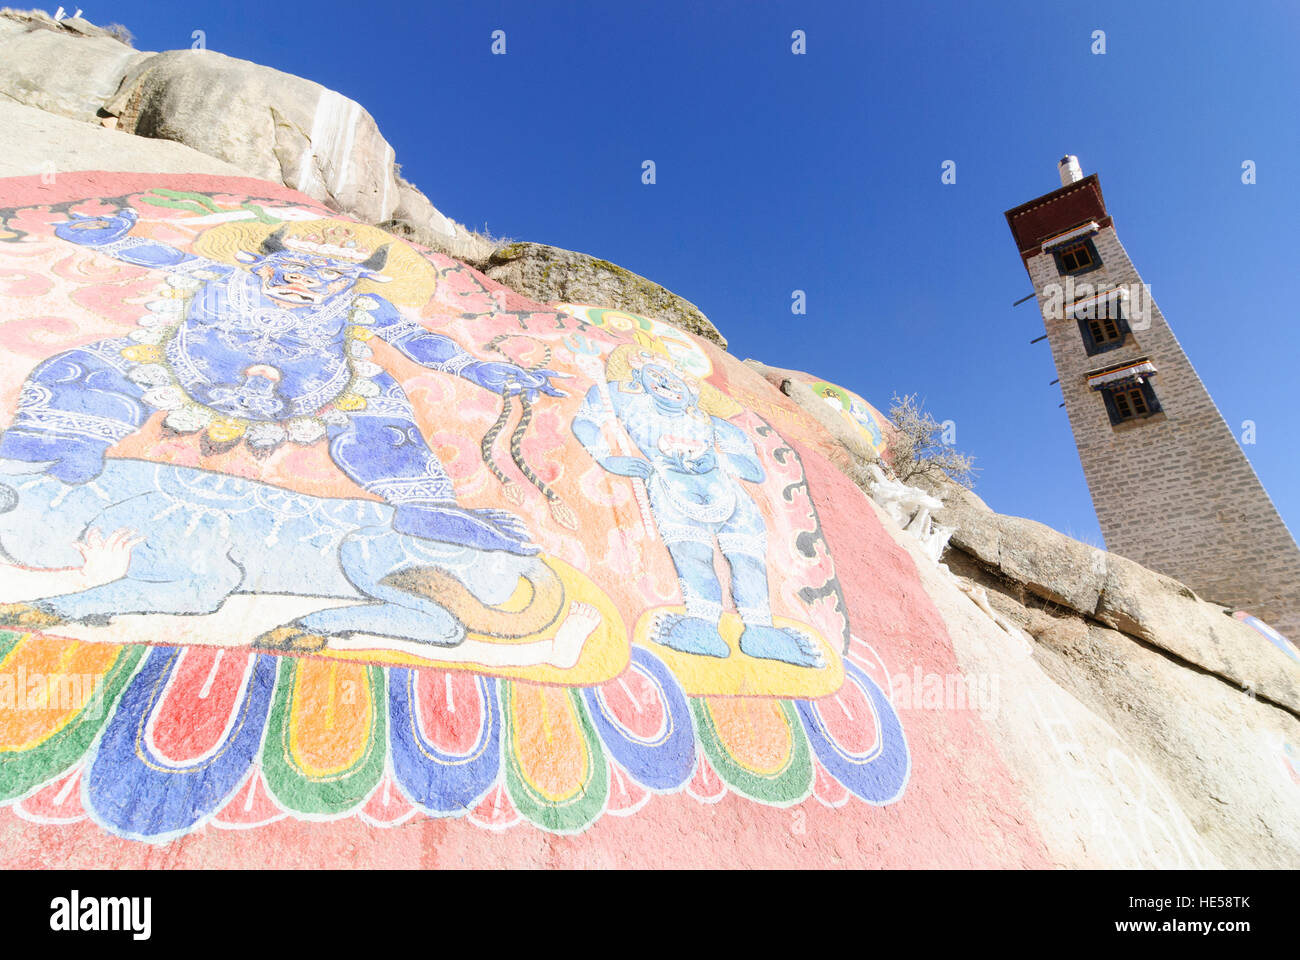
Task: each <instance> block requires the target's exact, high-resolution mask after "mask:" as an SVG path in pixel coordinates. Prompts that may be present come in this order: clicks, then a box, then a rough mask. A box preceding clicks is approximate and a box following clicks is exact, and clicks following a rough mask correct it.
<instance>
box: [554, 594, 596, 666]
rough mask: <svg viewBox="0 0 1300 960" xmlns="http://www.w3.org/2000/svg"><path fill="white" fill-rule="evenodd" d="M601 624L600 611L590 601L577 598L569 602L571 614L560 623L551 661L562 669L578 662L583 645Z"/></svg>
mask: <svg viewBox="0 0 1300 960" xmlns="http://www.w3.org/2000/svg"><path fill="white" fill-rule="evenodd" d="M599 624H600V611H599V610H597V609H596V608H595V607H593V606H592V605H591V604H589V603H579V602H578V601H577V600H575V601H573V603H571V604H569V615H568V616H567V617H565V618H564V622H563V623H562V624H560V629H559V630H557V631H556V633H555V639H554V640H552V641H551V643H552V644H554V648H553V652H552V653H551V659H550V663H551V664H552V665H554V666H557V667H559V668H560V669H562V670H568V669H570V668H571V667H573V665H574V664H576V663H577V662H578V657H580V656H581V655H582V646H583V644H585V643H586V642H587V638H588V637H590V636H591V635H592V633H593V632H594V631H595V629H596V627H597V626H598V625H599Z"/></svg>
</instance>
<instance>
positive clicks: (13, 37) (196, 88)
mask: <svg viewBox="0 0 1300 960" xmlns="http://www.w3.org/2000/svg"><path fill="white" fill-rule="evenodd" d="M0 98H6V99H8V100H12V101H14V102H16V103H19V104H23V105H25V106H30V107H35V108H37V109H39V110H43V111H45V112H47V113H51V114H54V115H57V116H59V117H66V118H70V119H73V120H80V121H83V122H86V123H93V124H96V125H102V126H108V127H112V128H115V129H118V130H121V131H123V132H125V133H129V134H134V135H136V136H139V137H144V138H150V139H154V140H169V141H174V142H176V143H179V144H183V145H184V146H186V147H189V148H191V149H193V150H196V151H198V152H199V153H202V154H204V155H205V156H207V157H211V158H214V159H216V160H220V161H223V162H224V163H227V164H230V165H231V166H232V167H234V168H236V169H238V170H240V171H242V172H243V173H245V174H247V175H249V176H254V177H258V178H261V179H265V180H271V181H274V182H277V183H282V184H284V185H285V186H287V187H291V188H293V189H296V190H300V191H302V192H303V193H305V194H307V195H308V196H310V197H312V198H313V199H315V200H319V201H321V202H322V203H324V204H326V205H327V206H328V207H329V208H330V209H331V210H335V211H337V212H340V213H344V214H346V215H348V216H351V217H355V218H357V219H359V220H361V221H363V222H365V223H371V224H375V225H378V226H382V227H383V228H384V229H386V230H388V231H390V232H392V233H394V234H396V235H398V236H401V237H404V238H406V239H408V240H412V241H414V242H416V243H420V244H423V245H425V246H428V247H432V248H433V249H435V250H438V251H440V252H442V253H446V254H448V255H450V256H453V257H455V258H456V259H458V260H461V261H463V262H466V263H469V264H471V265H472V266H475V267H478V268H484V267H488V273H489V274H490V275H492V276H493V278H494V279H496V280H498V281H499V282H502V283H504V284H505V285H506V286H509V287H510V288H511V289H513V290H516V291H518V292H520V293H522V294H524V295H525V296H527V297H530V298H532V299H534V300H541V301H546V302H552V301H571V302H583V303H598V304H601V305H603V306H606V307H610V308H616V309H620V310H629V311H632V312H634V313H643V314H647V315H650V316H655V317H659V318H660V319H662V320H665V321H667V322H668V323H672V324H675V325H677V326H680V327H681V328H682V329H684V330H688V331H690V332H692V333H698V334H700V335H702V336H705V337H707V338H709V339H710V340H712V341H713V342H715V343H717V344H718V345H720V346H723V347H725V346H726V341H725V340H724V339H723V338H722V336H721V335H720V334H719V333H718V331H717V329H716V328H715V327H714V326H713V324H711V323H710V322H709V320H708V318H707V317H705V316H704V314H703V313H701V312H700V310H699V309H698V308H697V307H696V306H695V305H694V304H692V303H689V302H688V301H686V300H683V299H682V298H681V297H678V296H676V295H675V294H673V293H671V292H669V291H668V290H665V289H664V288H663V287H661V286H659V285H658V284H655V283H652V282H651V281H649V280H647V279H645V278H644V277H640V276H637V275H636V274H634V273H632V272H630V271H628V270H625V269H623V268H622V267H619V266H616V265H615V264H612V263H609V262H608V261H605V260H598V259H596V258H595V257H589V256H586V255H584V254H579V253H573V252H571V251H567V250H557V249H556V248H554V247H547V246H543V245H541V244H513V245H510V246H509V247H506V248H504V249H502V250H497V249H496V244H495V243H493V242H492V241H490V240H488V239H487V238H485V237H483V236H481V235H479V234H476V233H474V232H473V231H471V230H467V229H466V228H465V227H464V226H462V225H461V224H458V223H456V222H455V221H454V220H451V219H449V218H448V217H446V216H444V215H443V214H442V213H441V212H439V211H438V209H437V208H436V207H434V205H433V204H432V203H431V202H430V201H429V199H428V198H427V197H426V196H425V195H424V194H423V193H421V192H420V191H419V190H418V189H417V188H416V187H415V186H414V185H413V184H411V183H408V182H407V181H405V180H403V179H402V178H401V176H400V174H399V173H398V168H397V166H396V164H395V162H394V161H395V156H394V152H393V148H392V147H391V146H390V145H389V144H388V141H386V140H385V139H384V137H383V135H382V134H381V133H380V131H379V128H378V126H377V125H376V124H375V121H374V119H373V118H372V117H371V116H370V114H369V113H367V112H366V110H365V109H364V108H362V107H361V105H360V104H358V103H356V102H355V101H353V100H349V99H348V98H347V97H344V96H342V95H340V94H338V93H335V92H334V91H333V90H329V89H326V88H325V87H322V86H321V85H320V84H318V83H313V82H312V81H310V80H305V79H303V78H301V77H295V76H293V75H292V74H287V73H282V72H281V71H279V70H273V69H271V68H269V67H263V66H259V65H258V64H255V63H249V62H248V61H246V60H238V59H235V58H233V57H227V56H225V55H223V54H220V53H217V52H215V51H210V50H173V51H168V52H166V53H146V52H140V51H137V50H133V49H132V48H131V47H129V46H127V45H126V44H124V43H121V42H120V41H118V40H116V39H114V38H113V37H112V36H111V35H110V34H109V33H107V32H106V31H104V30H102V29H100V28H98V27H95V26H94V25H92V24H89V23H87V22H86V21H84V20H62V21H57V22H56V21H54V20H53V19H51V18H50V17H48V16H46V15H44V14H41V13H38V12H32V13H17V12H14V11H6V12H0ZM28 125H30V124H28ZM6 139H7V140H13V139H15V138H6ZM67 141H68V135H67V134H64V135H63V137H62V140H61V142H64V143H66V142H67ZM87 141H88V142H90V143H93V144H95V145H96V146H98V145H100V144H103V143H105V142H109V141H104V140H103V139H102V138H99V139H96V138H95V137H93V136H92V135H90V134H87ZM114 142H122V141H114ZM5 146H6V149H5V151H4V152H5V153H6V154H13V155H14V156H13V157H12V158H11V160H10V163H9V164H8V166H9V168H10V172H11V173H18V172H22V173H37V172H47V167H46V166H44V165H43V166H40V167H37V166H32V165H30V164H28V163H26V162H25V161H27V160H29V159H30V158H32V157H33V155H36V156H40V157H42V158H43V161H42V162H44V160H47V159H48V157H49V156H50V154H51V150H50V149H49V148H42V147H41V146H40V145H38V144H36V143H31V142H27V141H19V142H17V143H6V144H5ZM127 152H128V154H129V155H135V154H139V152H140V151H139V150H138V149H136V148H128V150H127ZM159 163H160V166H158V167H156V168H155V169H159V170H162V169H171V167H169V166H168V165H167V163H166V160H165V159H160V161H159ZM56 166H58V168H59V169H63V167H62V166H59V165H58V164H56ZM103 168H104V169H110V170H130V169H142V168H139V167H136V166H131V165H127V166H119V165H117V164H114V163H105V164H104V167H103ZM68 169H74V168H73V167H69V168H68ZM75 169H83V170H84V169H90V165H89V164H88V163H82V164H81V165H80V167H76V168H75ZM192 169H193V171H194V172H205V171H211V172H216V169H215V168H214V167H212V165H211V164H206V163H204V162H203V161H199V162H197V163H196V164H195V166H194V167H193V168H192ZM489 262H491V264H492V265H491V266H490V267H489V266H488V265H489Z"/></svg>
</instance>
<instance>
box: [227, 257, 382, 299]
mask: <svg viewBox="0 0 1300 960" xmlns="http://www.w3.org/2000/svg"><path fill="white" fill-rule="evenodd" d="M248 269H249V272H251V273H253V274H256V275H257V276H259V277H261V278H262V292H263V293H264V294H266V295H267V296H268V297H270V298H271V299H272V300H275V301H277V302H278V303H282V304H284V305H285V306H287V307H318V306H321V305H322V304H325V303H328V302H329V301H330V300H332V299H334V298H335V297H337V296H340V295H342V294H344V293H347V292H348V291H349V290H351V289H352V287H354V286H355V285H356V282H357V281H358V280H360V279H362V278H364V277H368V276H370V275H371V274H370V271H369V270H366V269H365V268H364V267H362V266H361V265H360V264H355V263H347V262H345V261H342V260H330V259H327V258H325V257H313V256H306V255H304V254H301V253H296V252H294V251H291V250H281V251H276V252H274V253H267V254H262V255H260V256H257V257H256V259H254V260H251V261H249V266H248Z"/></svg>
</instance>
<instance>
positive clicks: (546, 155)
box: [86, 0, 1300, 545]
mask: <svg viewBox="0 0 1300 960" xmlns="http://www.w3.org/2000/svg"><path fill="white" fill-rule="evenodd" d="M86 15H87V17H89V18H90V19H91V20H93V21H94V22H97V23H101V24H102V23H108V22H111V21H114V20H116V21H120V22H122V23H124V24H126V25H127V26H128V27H129V28H130V29H131V30H132V31H133V32H134V33H135V35H136V45H137V46H138V47H139V48H141V49H149V50H161V49H175V48H186V47H189V46H190V44H191V34H192V31H194V30H197V29H201V30H203V31H205V33H206V37H207V44H208V46H209V47H210V48H211V49H214V50H218V51H221V52H222V53H226V54H229V55H231V56H235V57H241V58H244V59H248V60H253V61H255V62H258V63H262V64H265V65H268V66H273V67H276V68H278V69H281V70H285V71H288V72H290V73H295V74H298V75H300V76H304V77H308V78H310V79H312V80H316V81H318V82H319V83H322V84H324V85H325V86H328V87H331V88H333V89H335V90H338V91H340V92H341V93H343V94H345V95H347V96H350V97H352V98H354V99H356V100H358V101H359V102H361V103H362V104H363V105H364V106H365V107H366V108H367V109H368V110H369V111H370V112H371V113H372V114H373V115H374V117H375V118H376V120H377V121H378V122H379V125H380V128H381V130H382V131H383V132H384V134H385V136H386V137H387V138H388V140H389V142H391V143H392V144H393V146H394V148H395V149H396V151H397V157H398V160H399V161H400V162H401V164H402V168H403V172H404V175H405V176H406V177H407V178H408V179H410V180H411V181H412V182H414V183H415V184H417V185H418V186H419V187H420V188H421V189H422V190H424V192H425V193H426V194H427V195H428V196H429V198H430V199H431V200H432V201H433V202H434V203H435V204H436V205H437V206H438V207H439V208H440V209H441V210H442V211H443V212H444V213H446V214H447V215H449V216H451V217H453V218H455V219H457V220H460V221H462V222H464V223H466V224H468V225H469V226H472V227H476V228H480V229H481V228H483V227H484V226H486V227H487V229H489V230H490V231H491V232H492V233H493V234H494V235H499V236H507V237H510V238H512V239H520V240H535V241H540V242H543V243H551V244H555V245H557V246H561V247H567V248H570V249H574V250H581V251H584V252H587V253H592V254H596V255H598V256H601V257H604V258H606V259H609V260H613V261H615V262H616V263H619V264H622V265H623V266H626V267H628V268H629V269H632V270H635V271H637V272H639V273H642V274H644V275H645V276H647V277H649V278H651V279H653V280H655V281H657V282H659V283H662V284H664V285H665V286H667V287H668V288H669V289H671V290H673V291H674V292H676V293H679V294H681V295H682V296H684V297H686V298H687V299H689V300H692V301H694V302H695V303H696V304H698V305H699V306H700V308H701V309H702V310H704V312H705V313H706V314H708V315H709V317H710V318H711V319H712V320H713V321H714V322H715V323H716V324H717V325H718V327H719V328H720V329H721V330H722V331H723V333H724V334H725V335H726V336H727V337H728V339H729V340H730V342H731V350H732V352H733V353H735V354H736V355H737V356H739V357H755V358H757V359H760V360H764V361H767V362H770V363H774V364H777V365H781V366H788V367H795V368H802V369H805V370H808V371H810V372H814V373H817V374H819V375H820V376H823V377H825V378H827V379H829V380H833V381H836V382H838V383H841V384H843V385H845V386H847V387H850V388H852V389H854V390H856V391H858V392H860V393H861V394H863V395H864V396H865V397H867V399H869V400H871V401H873V402H874V403H876V405H877V406H881V407H887V406H888V403H889V398H890V396H891V395H892V394H893V393H895V392H899V393H904V392H916V393H919V394H920V395H922V397H924V399H925V401H926V404H927V406H928V408H929V409H930V410H931V411H932V412H933V413H934V414H935V415H936V416H937V417H938V418H939V419H941V420H942V419H952V420H954V421H955V422H956V424H957V446H958V447H959V448H961V449H963V450H966V451H968V452H970V453H973V454H975V455H976V457H977V458H978V461H979V465H980V466H981V467H982V473H981V475H980V478H979V483H978V486H977V491H978V492H979V493H980V494H981V495H982V496H983V497H984V498H985V499H986V500H987V501H988V502H989V504H990V505H991V506H993V507H994V508H995V509H997V510H999V511H1002V512H1006V513H1013V514H1018V515H1021V516H1028V517H1032V518H1034V519H1037V520H1041V521H1043V522H1045V523H1048V524H1050V525H1052V526H1054V527H1056V528H1057V529H1060V530H1063V531H1065V532H1068V533H1070V534H1072V535H1074V536H1077V537H1080V538H1081V539H1084V540H1087V541H1089V542H1092V543H1096V544H1098V545H1100V544H1101V535H1100V531H1099V529H1098V527H1097V522H1096V519H1095V516H1094V514H1093V510H1092V505H1091V501H1090V499H1089V496H1088V491H1087V487H1086V484H1085V482H1084V478H1083V472H1082V469H1081V467H1080V465H1079V461H1078V456H1077V454H1076V453H1075V448H1074V444H1073V441H1072V439H1071V436H1070V429H1069V425H1068V422H1067V420H1066V417H1065V411H1064V410H1062V409H1058V406H1057V405H1058V404H1059V403H1060V401H1061V397H1060V393H1059V389H1058V388H1057V387H1054V386H1049V381H1051V380H1052V379H1054V378H1055V375H1056V374H1055V371H1054V368H1053V366H1052V361H1051V357H1050V354H1049V351H1048V348H1047V344H1046V342H1043V343H1038V344H1035V345H1030V343H1029V341H1030V340H1032V339H1033V338H1034V337H1037V336H1039V335H1040V334H1041V333H1042V332H1043V329H1042V321H1041V319H1040V317H1039V316H1038V314H1037V312H1036V310H1035V307H1034V305H1033V303H1032V302H1029V303H1025V304H1022V305H1020V306H1018V307H1014V308H1013V307H1012V302H1013V301H1014V300H1017V299H1019V298H1020V297H1022V296H1024V295H1026V294H1027V293H1029V292H1030V290H1031V288H1030V285H1029V281H1028V278H1027V276H1026V275H1025V273H1024V270H1023V268H1022V266H1021V265H1020V261H1019V258H1018V257H1017V255H1016V250H1015V247H1014V244H1013V242H1012V240H1011V236H1010V233H1009V232H1008V230H1007V226H1006V222H1005V220H1004V218H1003V216H1002V214H1003V211H1005V210H1007V209H1009V208H1010V207H1013V206H1015V205H1017V204H1019V203H1022V202H1024V201H1026V200H1029V199H1032V198H1034V197H1036V196H1038V195H1040V194H1042V193H1046V192H1047V191H1049V190H1052V189H1054V188H1055V187H1057V186H1058V185H1059V180H1058V179H1057V173H1056V160H1057V159H1058V158H1059V157H1060V156H1061V155H1062V154H1063V153H1067V152H1069V153H1076V154H1078V155H1079V157H1080V159H1081V161H1082V164H1083V168H1084V172H1085V173H1093V172H1096V173H1099V174H1100V175H1101V181H1102V187H1103V190H1104V191H1105V196H1106V200H1107V204H1108V207H1109V208H1110V211H1111V213H1112V215H1113V216H1114V218H1115V224H1116V228H1117V230H1118V232H1119V236H1120V239H1121V240H1122V242H1123V243H1124V244H1125V246H1126V247H1127V249H1128V251H1129V253H1130V255H1131V256H1132V257H1133V259H1134V261H1135V263H1136V264H1137V266H1138V269H1139V270H1140V271H1141V272H1142V274H1143V277H1144V279H1145V280H1146V281H1147V282H1148V283H1149V284H1151V289H1152V294H1153V295H1154V297H1155V299H1156V302H1157V303H1158V304H1159V305H1160V307H1161V309H1162V311H1163V312H1164V314H1165V316H1166V317H1167V318H1168V319H1169V321H1170V323H1171V324H1172V326H1173V328H1174V331H1175V333H1176V334H1177V336H1178V337H1179V339H1180V340H1181V342H1182V344H1183V346H1184V348H1185V349H1186V350H1187V352H1188V354H1189V356H1190V357H1191V359H1192V362H1193V363H1194V364H1195V365H1196V367H1197V370H1198V372H1199V373H1200V375H1201V378H1202V379H1203V380H1204V381H1205V383H1206V385H1207V386H1208V387H1209V389H1210V391H1211V393H1212V394H1213V395H1214V398H1215V400H1216V401H1217V403H1218V405H1219V408H1220V410H1221V411H1222V412H1223V414H1224V416H1225V418H1226V419H1227V421H1228V423H1229V425H1230V426H1232V427H1233V428H1234V429H1235V430H1236V431H1237V432H1238V434H1240V425H1241V423H1242V421H1244V420H1247V419H1249V420H1253V421H1254V422H1255V423H1256V434H1257V442H1256V443H1255V444H1254V445H1250V446H1246V447H1245V450H1246V452H1247V454H1248V456H1249V457H1250V459H1251V461H1252V463H1253V464H1254V466H1255V469H1256V471H1257V472H1258V473H1259V474H1260V477H1261V479H1262V480H1263V482H1264V485H1265V487H1266V488H1267V489H1268V490H1269V492H1270V494H1271V495H1272V497H1273V499H1274V502H1275V503H1276V504H1277V505H1278V508H1279V509H1280V511H1281V513H1282V515H1283V518H1284V519H1286V520H1287V521H1288V522H1289V524H1290V525H1291V527H1292V530H1293V531H1294V530H1296V529H1297V527H1298V526H1300V479H1297V477H1296V467H1297V465H1300V456H1298V455H1297V453H1296V443H1297V438H1296V424H1295V419H1296V416H1297V414H1298V413H1300V377H1297V376H1296V374H1295V371H1294V369H1293V368H1294V365H1295V362H1296V357H1297V356H1300V335H1297V333H1296V329H1295V322H1296V320H1295V313H1296V308H1295V306H1294V304H1293V301H1292V300H1291V295H1292V293H1293V290H1292V289H1291V288H1292V287H1293V285H1294V283H1295V281H1296V279H1297V276H1300V271H1298V270H1297V266H1296V249H1297V248H1296V243H1295V239H1294V232H1295V226H1294V223H1293V220H1294V219H1295V217H1296V215H1297V213H1298V212H1300V177H1297V173H1298V172H1300V171H1298V170H1297V157H1300V124H1298V123H1297V121H1296V99H1297V93H1300V57H1298V56H1297V55H1296V49H1297V44H1298V43H1300V4H1296V3H1294V2H1283V0H1279V2H1255V0H1252V2H1245V3H1236V4H1227V3H1215V4H1211V3H1205V2H1179V3H1172V2H1170V3H1163V2H1162V3H1157V2H1151V0H1143V2H1133V0H1130V2H1127V3H1125V2H1118V3H1091V2H1072V3H1054V2H1051V3H1049V2H1042V0H1038V2H1031V0H1024V2H998V3H957V2H950V3H949V2H945V3H904V4H898V3H889V4H884V3H862V2H858V3H830V2H810V0H804V2H799V3H781V2H761V3H760V2H748V3H740V2H735V3H707V4H700V3H685V2H677V0H661V2H658V3H653V4H650V3H630V2H623V0H618V2H613V0H611V2H608V3H604V4H597V3H573V2H570V3H564V2H559V0H553V2H550V3H547V4H536V3H531V2H501V3H468V2H464V3H462V2H455V3H452V2H443V3H438V4H428V5H424V4H415V3H400V4H399V3H385V2H379V0H375V2H367V3H347V4H341V3H335V2H331V0H324V2H320V3H313V4H311V5H309V6H301V5H291V6H280V5H275V4H267V3H257V4H251V3H237V2H230V0H222V2H220V3H217V2H187V3H185V4H168V5H165V6H164V5H159V4H155V3H137V2H112V0H101V3H100V4H99V5H96V6H95V7H94V8H91V7H89V6H87V9H86ZM497 29H501V30H504V31H506V43H507V47H506V49H507V53H506V55H505V56H493V55H492V54H491V53H490V45H491V34H492V31H493V30H497ZM795 29H801V30H804V31H805V32H806V36H807V53H806V55H803V56H795V55H793V54H792V53H791V49H790V47H791V39H790V37H791V32H792V31H793V30H795ZM1097 29H1101V30H1104V31H1105V32H1106V47H1107V51H1106V53H1105V54H1104V55H1101V56H1098V55H1094V54H1093V53H1092V52H1091V50H1090V48H1091V45H1092V40H1091V34H1092V32H1093V31H1094V30H1097ZM644 160H653V161H654V162H655V164H656V167H657V183H655V184H654V185H653V186H647V185H644V184H642V182H641V170H642V167H641V165H642V162H643V161H644ZM945 160H954V161H956V164H957V182H956V184H954V185H944V184H942V183H941V182H940V174H941V165H942V163H943V161H945ZM1244 160H1253V161H1254V162H1255V164H1256V167H1257V179H1258V182H1257V183H1256V184H1255V185H1253V186H1246V185H1243V184H1242V183H1241V179H1240V177H1241V164H1242V162H1243V161H1244ZM795 289H801V290H804V291H806V293H807V301H808V313H807V316H806V317H795V316H793V315H792V314H791V312H790V303H791V292H792V291H793V290H795Z"/></svg>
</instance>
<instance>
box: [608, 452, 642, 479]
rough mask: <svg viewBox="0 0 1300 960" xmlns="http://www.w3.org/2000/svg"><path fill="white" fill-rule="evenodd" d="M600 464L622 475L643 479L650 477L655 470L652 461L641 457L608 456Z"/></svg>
mask: <svg viewBox="0 0 1300 960" xmlns="http://www.w3.org/2000/svg"><path fill="white" fill-rule="evenodd" d="M600 465H601V466H602V467H604V468H605V469H606V470H608V471H609V472H610V473H616V474H618V475H619V476H620V477H639V478H640V479H642V480H647V479H649V477H650V474H651V473H653V472H654V467H653V466H651V465H650V461H649V460H643V459H642V458H641V457H606V458H605V459H604V460H602V461H600Z"/></svg>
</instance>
